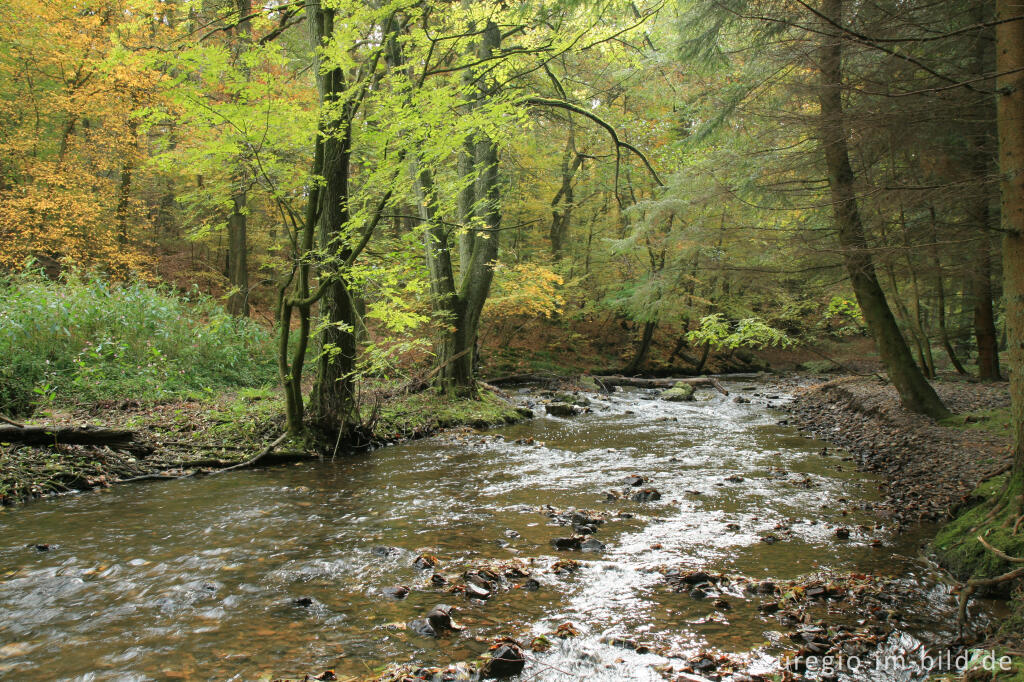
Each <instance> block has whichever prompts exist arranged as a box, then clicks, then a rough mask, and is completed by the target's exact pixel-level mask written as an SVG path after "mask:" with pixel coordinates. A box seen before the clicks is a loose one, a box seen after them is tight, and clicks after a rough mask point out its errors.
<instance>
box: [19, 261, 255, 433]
mask: <svg viewBox="0 0 1024 682" xmlns="http://www.w3.org/2000/svg"><path fill="white" fill-rule="evenodd" d="M274 379H275V373H274V356H273V345H272V341H271V339H270V335H269V334H268V333H267V332H266V331H265V330H264V329H262V328H261V327H259V325H257V324H256V323H254V322H252V321H251V320H248V319H243V318H233V317H231V316H229V315H227V314H226V313H225V312H223V311H222V310H221V309H220V308H219V307H218V306H217V304H216V302H215V301H214V300H212V299H211V298H209V297H207V296H203V295H201V294H199V293H198V292H192V293H190V294H187V295H183V294H180V293H176V292H174V291H172V290H171V289H170V288H169V287H166V286H156V287H154V286H149V285H146V284H141V283H131V284H115V283H111V282H108V281H106V280H105V279H103V278H102V277H101V276H99V275H94V274H80V273H71V274H69V275H67V276H65V277H64V278H63V279H62V280H61V281H54V280H50V279H47V278H45V277H44V276H42V274H40V273H36V272H26V273H23V274H18V275H13V276H7V277H2V278H0V412H6V413H14V414H25V413H28V412H31V410H32V409H33V407H34V406H36V405H38V404H40V403H47V402H62V403H69V402H75V401H96V400H106V399H124V398H128V397H130V398H133V399H136V400H138V399H159V398H167V397H171V396H174V395H180V394H183V393H187V392H195V391H204V390H210V389H216V388H225V387H235V386H258V385H262V384H266V383H269V382H272V381H274Z"/></svg>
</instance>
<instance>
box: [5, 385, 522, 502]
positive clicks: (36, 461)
mask: <svg viewBox="0 0 1024 682" xmlns="http://www.w3.org/2000/svg"><path fill="white" fill-rule="evenodd" d="M368 412H369V410H368V409H367V408H366V407H364V408H363V413H364V416H367V413H368ZM529 414H530V413H529V411H528V410H522V409H521V408H520V409H517V408H516V407H514V406H513V405H511V404H509V403H508V402H506V401H505V400H503V399H502V398H501V397H500V396H498V395H496V394H495V393H493V392H491V391H487V390H481V391H480V399H479V400H469V399H465V398H446V397H444V396H441V395H439V394H437V393H436V392H434V391H429V390H428V391H423V392H421V393H415V394H406V395H400V396H397V397H393V398H389V399H388V400H386V401H385V402H384V403H383V405H382V407H381V409H380V411H379V413H378V415H377V419H376V420H375V421H374V422H373V424H372V425H371V430H372V437H373V438H374V439H375V440H377V441H385V442H386V441H393V440H397V439H401V438H410V437H418V436H425V435H430V434H432V433H435V432H436V431H439V430H441V429H446V428H452V427H456V426H473V427H476V428H484V427H487V426H493V425H497V424H511V423H514V422H516V421H520V420H522V419H523V418H524V417H526V416H529ZM29 421H31V422H34V423H39V424H48V423H49V424H60V423H89V424H94V425H97V426H114V425H116V426H119V427H122V428H128V429H133V430H137V431H138V432H139V433H140V437H141V440H142V441H144V442H148V443H152V444H153V446H154V448H155V449H154V452H152V453H150V454H148V455H137V454H132V453H129V452H120V451H112V450H108V449H106V448H95V447H88V446H75V445H57V446H50V447H37V446H20V445H17V444H4V443H0V505H3V504H9V503H12V502H16V501H24V500H29V499H33V498H37V497H41V496H45V495H48V494H52V493H61V492H67V491H70V490H88V489H90V488H95V487H102V486H106V485H109V484H110V483H114V482H117V481H119V480H123V479H127V478H134V477H137V476H146V475H153V474H168V475H180V474H182V473H184V472H187V471H190V470H195V469H196V468H213V469H217V468H222V467H225V466H230V465H232V464H237V463H239V462H242V461H245V460H247V459H249V458H251V457H252V456H254V455H255V454H257V453H258V452H259V451H260V450H262V449H263V448H264V447H265V446H266V445H267V443H269V442H270V441H271V440H273V439H274V438H276V437H277V436H278V435H279V434H280V433H281V432H282V430H283V429H284V398H283V395H282V393H281V391H280V390H279V389H277V388H271V387H268V388H260V389H241V390H238V391H231V392H221V393H213V392H203V393H198V394H193V395H190V396H188V397H186V398H184V399H181V400H174V401H167V400H164V401H151V402H144V401H125V402H122V403H118V404H109V405H104V406H99V405H87V406H79V407H77V408H76V409H74V410H73V411H61V412H57V411H47V412H40V413H39V414H37V416H36V418H35V419H33V420H29ZM289 447H291V450H290V451H289V452H291V453H292V455H301V453H302V451H303V450H306V449H307V448H306V447H304V446H303V445H302V444H296V445H289V444H286V445H284V446H282V447H281V448H279V449H278V450H279V451H281V450H282V449H288V448H289ZM310 456H311V457H312V456H314V455H313V453H310Z"/></svg>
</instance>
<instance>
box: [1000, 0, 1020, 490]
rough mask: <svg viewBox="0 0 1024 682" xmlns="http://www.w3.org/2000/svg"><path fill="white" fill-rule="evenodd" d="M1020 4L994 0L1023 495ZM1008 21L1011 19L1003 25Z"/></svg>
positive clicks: (1006, 272)
mask: <svg viewBox="0 0 1024 682" xmlns="http://www.w3.org/2000/svg"><path fill="white" fill-rule="evenodd" d="M1020 9H1021V7H1020V3H1019V2H1016V1H1014V0H997V1H996V21H997V22H1000V21H1002V23H997V25H996V71H997V72H998V73H1001V74H1005V75H1002V76H1000V77H999V78H998V80H997V81H996V86H997V87H996V90H997V91H998V95H997V98H998V99H997V111H996V118H997V121H998V129H999V176H1000V196H1001V209H1002V210H1001V215H1002V229H1003V294H1004V298H1005V300H1006V328H1007V338H1008V344H1007V346H1008V348H1007V361H1008V364H1009V373H1010V399H1011V401H1012V412H1013V422H1012V423H1013V436H1014V471H1013V477H1014V481H1015V483H1016V489H1015V492H1017V493H1019V492H1021V491H1024V486H1022V485H1021V484H1022V481H1024V21H1021V20H1020V19H1019V18H1018V19H1017V20H1016V21H1013V20H1009V19H1011V18H1012V17H1018V16H1019V15H1020ZM1007 20H1009V21H1007Z"/></svg>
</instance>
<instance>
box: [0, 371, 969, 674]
mask: <svg viewBox="0 0 1024 682" xmlns="http://www.w3.org/2000/svg"><path fill="white" fill-rule="evenodd" d="M726 387H727V388H728V389H729V391H730V393H731V394H732V395H730V396H724V395H720V394H718V393H716V392H712V391H711V390H705V389H700V390H698V392H697V396H696V397H697V400H696V401H694V402H680V403H671V402H665V401H661V400H657V399H656V394H655V393H654V392H650V391H642V390H628V389H627V390H625V391H620V392H617V393H615V394H613V395H609V396H598V395H593V394H584V395H585V398H584V399H585V400H586V401H587V402H589V405H588V408H587V409H588V410H589V412H588V413H587V414H583V415H580V416H578V417H572V418H558V417H552V416H540V417H539V418H537V419H534V420H531V421H529V422H525V423H522V424H518V425H515V426H510V427H503V428H499V429H494V430H489V431H485V432H477V431H471V430H463V431H456V432H450V433H447V434H444V435H441V436H437V437H433V438H428V439H423V440H418V441H413V442H408V443H404V444H400V445H396V446H392V447H388V448H384V449H381V450H378V451H376V452H372V453H364V454H359V455H355V456H352V457H346V458H339V459H337V460H336V461H324V462H320V463H312V464H310V463H303V464H299V465H293V466H284V467H277V468H268V469H263V470H255V471H241V472H237V473H232V474H229V475H225V476H213V477H206V478H202V477H200V478H193V479H186V480H181V481H175V482H170V483H160V484H140V485H133V486H123V487H115V488H111V489H108V490H104V491H101V492H97V493H89V494H82V495H72V496H65V497H60V498H54V499H48V500H43V501H39V502H36V503H33V504H32V505H29V506H26V507H23V508H17V509H10V510H7V511H4V512H2V513H0V613H2V614H3V617H2V619H0V678H2V679H16V680H156V679H161V680H162V679H190V680H191V679H210V680H228V679H232V680H252V679H270V678H273V677H289V676H290V677H297V678H299V679H301V677H302V674H303V673H305V672H311V671H319V670H323V669H328V668H332V669H334V670H335V671H336V673H337V674H338V675H339V676H340V677H342V679H344V676H346V675H349V676H363V675H369V674H371V673H372V672H374V671H376V670H379V669H380V668H381V667H382V666H384V665H386V664H388V663H394V662H397V663H404V662H419V663H424V664H438V665H446V664H448V663H450V662H455V661H462V660H467V659H472V658H474V657H476V656H479V655H480V654H482V653H484V652H486V651H487V649H488V647H489V645H490V643H491V642H492V641H493V638H494V637H496V636H498V635H502V634H508V635H512V636H515V637H517V638H518V639H519V640H520V641H522V642H523V643H524V644H528V643H529V642H530V640H531V639H533V638H534V637H540V636H543V637H544V639H545V640H547V641H548V642H549V648H547V650H546V651H543V652H541V651H539V649H541V648H543V647H538V651H537V652H535V653H532V654H531V655H530V657H529V660H528V662H527V667H526V670H525V671H524V673H523V675H522V677H523V679H544V680H577V679H584V678H585V679H588V680H623V679H635V680H660V679H664V677H663V673H665V672H666V671H667V670H668V669H670V668H673V666H674V668H675V669H677V670H678V669H681V667H683V666H686V665H688V664H692V661H693V660H695V659H700V658H701V657H702V656H705V657H711V658H715V657H720V656H728V657H729V658H730V661H731V663H729V664H728V665H727V664H724V663H722V662H721V661H718V662H716V666H717V672H716V673H715V674H719V675H723V676H725V678H726V679H728V671H729V670H730V669H731V668H730V667H729V666H730V665H731V666H737V667H738V666H741V665H742V667H744V668H745V669H746V670H748V671H750V672H755V673H756V672H759V671H760V672H767V671H769V670H772V669H774V668H775V666H776V664H777V660H778V657H779V656H780V655H783V654H784V653H785V652H787V651H789V650H791V649H793V645H792V643H791V642H787V641H786V639H785V636H784V633H785V628H784V627H783V626H782V625H780V623H779V618H778V616H776V615H773V614H771V613H766V612H765V611H764V610H763V608H762V607H763V602H764V600H763V599H758V598H755V597H752V596H751V592H750V589H749V587H750V586H751V585H756V584H760V583H766V584H767V582H769V581H770V582H772V583H779V584H782V583H785V581H798V580H802V579H805V578H806V577H807V576H815V575H817V576H825V577H826V578H827V577H828V576H830V575H840V574H844V575H845V574H858V575H859V574H863V575H870V574H884V575H892V576H898V583H896V584H897V586H898V587H899V589H903V590H906V591H908V592H912V593H913V594H915V595H917V597H918V598H916V599H914V600H911V601H910V602H907V603H906V604H901V603H896V604H894V605H893V609H896V610H900V611H903V612H905V613H902V615H901V618H900V621H899V622H900V623H901V624H902V625H900V626H899V627H898V628H897V629H896V631H895V632H893V633H890V634H889V635H887V637H886V639H885V640H884V641H883V642H882V643H881V644H882V646H883V649H884V648H885V647H889V648H890V649H892V650H897V649H900V648H908V647H910V648H913V647H915V646H918V645H919V644H920V642H921V641H929V640H930V643H931V642H940V641H946V640H948V639H952V633H951V632H948V631H947V630H944V629H943V627H947V628H948V627H949V626H942V625H940V624H941V623H944V622H947V623H948V622H949V621H950V620H951V618H952V613H953V608H954V607H953V603H952V598H951V596H950V594H949V587H948V586H946V585H945V584H944V583H943V582H942V579H941V576H940V574H939V573H938V572H937V571H935V570H934V569H933V568H932V567H931V566H930V565H929V564H928V563H927V562H926V561H924V560H923V559H921V558H919V557H918V545H919V542H920V539H919V537H918V536H915V535H914V534H909V535H902V536H898V537H897V536H893V535H892V534H891V533H890V532H889V531H888V530H887V529H886V528H885V527H884V526H880V525H878V520H877V518H876V517H875V516H874V515H873V514H872V511H871V505H872V503H873V502H874V501H875V500H877V499H878V497H879V495H880V481H879V479H877V478H874V477H872V476H869V475H866V474H864V473H861V472H858V471H857V470H856V468H855V467H854V465H853V463H852V462H851V461H848V460H847V459H846V458H844V457H843V453H842V452H839V451H833V450H832V449H831V448H829V447H828V446H827V445H826V444H825V443H822V442H820V441H816V440H813V439H810V438H807V437H805V436H804V435H802V434H801V433H799V432H798V431H796V430H795V429H793V428H792V427H790V426H788V425H786V424H785V423H784V422H785V415H784V413H783V412H781V411H780V410H778V409H776V408H778V407H780V406H782V405H784V403H785V401H786V400H787V399H788V398H787V396H786V395H784V394H783V393H780V392H779V391H777V390H776V389H774V388H770V387H767V386H765V385H763V384H759V383H754V382H747V381H737V380H732V381H728V382H726ZM736 395H742V396H747V397H749V399H750V402H749V403H738V402H735V401H734V397H735V396H736ZM517 398H518V399H519V400H521V401H524V402H529V403H533V402H536V401H538V400H543V396H542V395H538V394H533V393H527V394H522V395H519V396H517ZM537 411H538V412H540V413H543V411H544V410H543V408H542V407H539V406H538V408H537ZM780 422H783V423H780ZM633 476H639V477H642V478H643V479H644V480H643V483H642V486H639V487H638V486H633V485H631V481H630V479H629V477H633ZM648 489H651V490H654V491H657V492H658V493H659V494H660V498H658V499H651V500H648V501H635V500H634V499H633V497H634V495H635V491H637V490H648ZM574 513H575V514H579V515H580V516H582V517H584V518H592V519H594V520H595V524H596V525H594V526H593V528H592V530H594V531H596V532H593V533H592V534H588V535H587V536H586V537H587V538H588V539H590V540H593V541H596V542H591V543H589V546H591V547H592V549H594V551H575V550H561V549H558V548H556V546H555V545H554V544H553V541H554V540H557V539H558V538H566V537H570V536H572V535H573V527H572V526H571V525H569V524H567V523H566V518H568V517H569V516H571V515H572V514H574ZM598 522H599V524H598ZM588 530H590V529H588ZM42 544H48V545H49V549H48V550H47V551H39V550H38V549H36V548H35V546H36V545H42ZM599 545H603V547H601V548H598V546H599ZM435 560H436V565H432V564H433V562H434V561H435ZM482 566H489V567H492V568H493V567H496V566H497V567H502V566H504V567H506V568H507V567H509V566H514V567H516V568H515V571H516V572H514V573H512V576H513V577H511V578H509V579H507V580H504V579H503V580H502V583H501V586H500V588H499V589H495V590H494V591H493V594H490V595H489V597H488V598H486V599H470V598H468V597H467V596H466V595H465V594H463V593H461V592H459V591H454V592H453V591H452V586H453V585H456V584H457V583H458V579H459V578H458V576H459V575H460V574H461V573H463V572H464V571H466V570H469V569H474V568H479V567H482ZM496 570H498V569H496ZM687 572H706V573H707V574H709V575H712V576H719V578H716V580H717V581H718V582H716V583H715V585H714V589H713V592H714V593H713V594H710V593H709V594H707V595H706V596H707V598H702V596H701V595H697V596H694V594H693V592H692V591H690V590H677V589H671V586H672V580H671V579H672V578H673V576H677V577H678V576H680V575H684V574H686V573H687ZM435 576H439V577H435ZM720 576H728V577H727V578H720ZM527 578H528V579H529V580H531V581H533V583H532V584H531V585H530V586H529V587H530V589H525V588H524V587H523V585H524V583H525V582H526V580H527ZM442 581H443V582H442ZM676 582H677V583H678V582H679V580H676ZM396 586H406V587H408V588H409V592H408V595H407V596H404V597H403V598H400V599H398V598H395V597H396V596H401V593H398V594H396V592H395V591H394V590H392V589H391V588H394V587H396ZM440 603H446V604H450V605H452V606H454V607H455V609H456V610H455V612H454V614H455V617H456V619H457V620H458V621H459V622H460V623H461V624H462V625H463V626H464V629H462V630H460V631H458V632H455V633H452V634H450V635H448V636H444V637H441V638H436V639H435V638H431V637H423V636H421V635H419V634H417V633H416V632H415V630H414V629H410V628H409V627H408V626H407V623H409V622H410V621H411V620H413V619H415V618H419V617H422V616H423V615H424V614H425V613H427V612H428V611H429V610H430V609H432V608H433V607H434V606H435V605H437V604H440ZM819 610H820V611H821V613H822V614H823V617H827V618H829V617H830V618H834V619H836V620H837V622H838V621H842V622H849V623H850V627H855V626H856V625H857V622H856V621H857V617H856V614H852V615H851V614H849V613H844V614H840V613H838V612H837V613H835V614H834V615H830V613H831V612H832V611H833V610H834V609H833V608H832V607H831V606H829V605H828V604H827V603H823V605H822V606H821V608H820V609H819ZM565 624H569V628H570V629H571V630H573V631H574V634H575V635H576V636H572V637H565V638H563V637H559V636H556V635H555V633H556V631H558V629H559V627H560V626H564V625H565ZM566 632H567V631H566V630H564V629H563V630H562V633H563V634H565V633H566ZM737 669H738V668H737ZM905 677H906V679H912V678H913V677H914V674H913V673H908V674H907V675H906V676H905ZM857 679H866V678H865V677H863V676H861V677H858V678H857ZM877 679H897V678H896V677H893V676H892V675H890V676H888V677H878V678H877Z"/></svg>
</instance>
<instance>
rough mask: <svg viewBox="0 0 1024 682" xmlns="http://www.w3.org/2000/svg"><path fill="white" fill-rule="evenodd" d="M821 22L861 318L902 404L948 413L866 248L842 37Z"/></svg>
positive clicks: (833, 15) (834, 191)
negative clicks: (895, 313) (845, 102)
mask: <svg viewBox="0 0 1024 682" xmlns="http://www.w3.org/2000/svg"><path fill="white" fill-rule="evenodd" d="M842 7H843V3H842V0H823V2H822V5H821V9H822V13H823V14H824V16H825V17H828V18H829V19H831V20H833V21H836V22H838V23H842V20H843V19H842ZM822 25H823V27H825V28H824V31H825V37H824V43H823V45H822V48H821V51H820V55H819V68H820V69H821V90H820V92H819V95H818V100H819V104H820V106H821V121H820V124H821V125H820V131H819V135H820V141H821V145H822V147H823V148H824V152H825V161H826V164H827V167H828V176H829V187H830V189H831V195H832V205H833V214H834V217H835V223H836V229H837V232H838V236H839V243H840V245H841V246H842V248H843V260H844V262H845V264H846V269H847V271H848V273H849V275H850V283H851V285H852V287H853V291H854V294H855V295H856V297H857V303H858V304H859V305H860V308H861V312H862V313H863V315H864V320H865V322H867V324H868V327H869V328H870V329H871V332H872V334H873V336H874V339H875V345H876V347H877V349H878V354H879V356H880V357H881V359H882V362H883V363H884V364H885V368H886V370H887V372H888V374H889V379H890V380H891V381H892V383H893V385H894V386H895V387H896V390H897V391H898V392H899V395H900V400H901V401H902V403H903V406H904V407H906V408H907V409H908V410H911V411H912V412H919V413H921V414H925V415H928V416H930V417H932V418H934V419H939V418H942V417H946V416H948V415H949V410H947V409H946V407H945V406H944V405H943V404H942V401H940V400H939V397H938V395H937V394H936V393H935V389H933V388H932V386H931V385H930V384H929V383H928V381H927V380H926V379H925V377H924V375H923V374H921V370H920V369H918V367H917V365H916V364H914V358H913V356H912V355H911V354H910V349H909V348H908V347H907V343H906V341H905V340H904V338H903V336H902V334H900V330H899V327H898V326H897V325H896V319H895V318H894V317H893V315H892V311H891V310H890V309H889V304H888V302H887V301H886V299H885V293H884V292H883V291H882V287H881V286H880V285H879V283H878V278H877V275H876V274H875V267H874V262H873V261H872V258H871V254H870V252H869V251H868V249H867V238H866V236H865V234H864V225H863V223H862V222H861V216H860V212H859V209H858V206H857V198H856V192H855V190H854V175H853V168H852V166H851V165H850V154H849V148H848V143H847V132H846V125H845V122H844V120H843V100H842V97H843V92H842V88H843V78H842V42H841V40H840V38H839V37H838V36H833V35H830V34H831V32H832V28H831V25H829V24H828V23H827V22H822Z"/></svg>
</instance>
